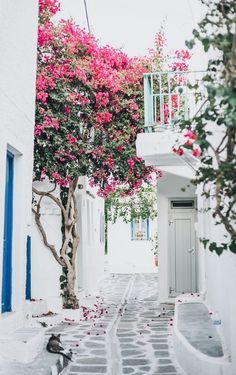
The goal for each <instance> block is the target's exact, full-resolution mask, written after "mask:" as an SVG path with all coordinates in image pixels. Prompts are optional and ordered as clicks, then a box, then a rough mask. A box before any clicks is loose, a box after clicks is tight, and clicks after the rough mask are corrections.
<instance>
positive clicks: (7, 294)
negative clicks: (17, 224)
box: [2, 151, 14, 313]
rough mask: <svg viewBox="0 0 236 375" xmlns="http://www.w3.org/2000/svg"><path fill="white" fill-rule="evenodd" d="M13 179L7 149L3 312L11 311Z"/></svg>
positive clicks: (12, 169) (11, 156)
mask: <svg viewBox="0 0 236 375" xmlns="http://www.w3.org/2000/svg"><path fill="white" fill-rule="evenodd" d="M13 180H14V155H13V154H12V153H11V152H9V151H7V163H6V185H5V208H4V235H3V266H2V312H3V313H4V312H8V311H11V299H12V231H13Z"/></svg>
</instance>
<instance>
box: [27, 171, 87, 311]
mask: <svg viewBox="0 0 236 375" xmlns="http://www.w3.org/2000/svg"><path fill="white" fill-rule="evenodd" d="M77 182H78V178H76V179H74V180H73V181H72V182H71V183H70V185H69V187H68V188H66V189H63V199H62V194H61V199H60V198H58V197H57V196H56V195H55V194H54V191H55V189H56V186H55V187H54V188H53V189H52V190H50V191H40V190H38V189H36V188H35V187H33V194H34V195H36V196H38V200H37V202H36V203H35V205H34V207H33V212H34V215H35V222H36V225H37V227H38V229H39V231H40V233H41V236H42V240H43V243H44V245H45V246H46V247H47V248H48V249H49V250H50V251H51V253H52V255H53V257H54V259H55V260H56V261H57V263H59V264H60V266H61V267H62V271H63V276H62V278H63V280H64V281H63V283H61V285H62V286H63V288H62V292H63V293H62V296H63V299H64V301H63V305H64V307H66V308H72V309H76V308H78V307H79V300H78V297H77V295H76V291H75V279H76V255H77V249H78V246H79V241H80V237H79V235H78V233H77V230H76V224H77V222H78V219H79V217H78V209H77V201H76V195H75V191H76V187H77ZM45 197H47V198H49V199H51V200H52V202H53V203H55V204H56V205H57V206H58V207H59V209H60V212H61V220H62V227H61V236H62V244H61V248H60V249H56V246H55V245H53V244H50V243H49V242H48V238H47V232H46V230H45V227H44V226H43V224H42V221H41V212H40V209H41V205H42V201H43V199H44V198H45Z"/></svg>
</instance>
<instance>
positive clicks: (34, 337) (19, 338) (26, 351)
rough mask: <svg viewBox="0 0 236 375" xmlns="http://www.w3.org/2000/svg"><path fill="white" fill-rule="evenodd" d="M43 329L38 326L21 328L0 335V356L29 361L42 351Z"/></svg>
mask: <svg viewBox="0 0 236 375" xmlns="http://www.w3.org/2000/svg"><path fill="white" fill-rule="evenodd" d="M43 344H44V331H43V329H41V328H40V329H39V328H21V329H17V330H16V331H14V332H12V333H10V334H9V335H1V336H0V353H1V357H2V358H5V359H9V360H15V361H17V362H21V363H29V362H31V361H33V359H34V358H35V357H36V356H37V355H38V354H39V353H40V352H41V351H42V349H43Z"/></svg>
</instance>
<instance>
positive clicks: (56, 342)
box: [46, 334, 73, 361]
mask: <svg viewBox="0 0 236 375" xmlns="http://www.w3.org/2000/svg"><path fill="white" fill-rule="evenodd" d="M60 336H61V335H60V334H58V335H54V334H52V336H51V337H49V340H48V343H47V347H46V348H47V350H48V351H49V352H50V353H55V354H61V355H63V356H64V357H65V358H67V359H69V360H70V361H71V358H72V354H73V353H72V350H71V349H68V348H63V347H62V343H61V339H60Z"/></svg>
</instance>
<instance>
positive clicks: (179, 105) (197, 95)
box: [144, 71, 204, 132]
mask: <svg viewBox="0 0 236 375" xmlns="http://www.w3.org/2000/svg"><path fill="white" fill-rule="evenodd" d="M202 76H203V72H200V71H199V72H193V71H168V72H156V73H147V74H144V117H145V131H146V132H155V131H161V130H165V129H173V130H178V120H180V119H185V120H190V119H191V118H193V116H194V115H195V114H196V113H197V112H198V111H199V110H200V108H201V106H202V103H203V97H204V93H203V91H202V87H201V85H199V83H200V82H201V81H202Z"/></svg>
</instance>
